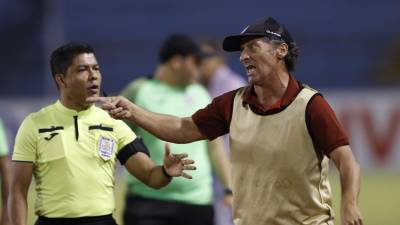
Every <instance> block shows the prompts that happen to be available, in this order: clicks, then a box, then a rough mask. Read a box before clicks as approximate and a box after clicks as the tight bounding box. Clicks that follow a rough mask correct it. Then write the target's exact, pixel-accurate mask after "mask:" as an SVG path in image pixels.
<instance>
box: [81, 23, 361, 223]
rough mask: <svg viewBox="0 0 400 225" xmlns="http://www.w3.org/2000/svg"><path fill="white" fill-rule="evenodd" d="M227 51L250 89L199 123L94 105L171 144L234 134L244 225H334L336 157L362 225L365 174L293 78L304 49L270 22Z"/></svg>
mask: <svg viewBox="0 0 400 225" xmlns="http://www.w3.org/2000/svg"><path fill="white" fill-rule="evenodd" d="M223 48H224V49H225V50H226V51H240V52H241V55H240V61H241V63H242V64H243V66H244V67H245V69H246V72H247V76H248V81H249V83H250V85H249V86H248V87H243V88H240V89H238V90H235V91H231V92H227V93H225V94H223V95H221V96H219V97H216V98H215V99H213V101H212V102H211V103H210V104H209V105H208V106H207V107H206V108H204V109H201V110H199V111H198V112H196V113H195V114H194V115H192V117H186V118H177V117H174V116H169V115H163V114H156V113H151V112H148V111H145V110H143V109H141V108H140V107H138V106H136V105H134V104H133V103H131V102H129V101H128V100H126V99H125V98H123V97H108V98H105V97H97V98H90V99H88V101H91V102H100V103H102V107H103V108H104V109H105V110H108V111H109V113H110V115H111V116H113V117H114V118H118V119H125V120H130V121H132V122H134V123H136V124H137V125H139V126H141V127H143V128H144V129H146V130H147V131H149V132H150V133H152V134H153V135H155V136H157V137H159V138H160V139H163V140H166V141H170V142H175V143H187V142H193V141H197V140H202V139H209V140H212V139H214V138H216V137H218V136H221V135H224V134H226V133H229V134H230V141H231V148H232V160H233V163H232V169H233V180H234V181H233V182H234V183H235V182H236V185H235V184H234V186H233V194H234V195H233V197H234V211H235V210H236V212H234V213H235V215H234V217H235V219H236V221H235V223H236V224H241V225H242V224H246V225H248V224H250V225H255V224H333V215H332V212H331V202H330V198H331V194H330V188H329V183H328V181H327V174H326V173H327V165H328V163H327V162H328V159H329V158H330V159H332V160H333V162H334V164H335V166H336V167H337V168H338V170H339V173H340V180H341V187H342V201H341V211H342V218H341V223H342V224H343V225H350V224H356V225H359V224H362V223H363V222H362V217H361V213H360V211H359V209H358V206H357V204H358V203H357V201H358V193H359V189H360V167H359V165H358V163H357V162H356V160H355V158H354V156H353V153H352V151H351V148H350V146H349V141H348V138H347V136H346V135H345V133H344V132H343V129H342V127H341V125H340V124H339V122H338V121H337V118H336V116H335V114H334V112H333V111H332V109H331V108H330V106H329V104H328V103H327V102H326V100H325V99H324V98H323V97H322V96H321V95H320V94H319V93H318V92H317V91H315V90H313V89H311V88H309V87H307V86H305V85H302V84H301V83H299V82H298V81H296V80H295V79H294V78H293V76H292V75H291V74H290V72H291V71H292V70H293V69H294V67H295V64H296V60H297V56H298V47H297V44H296V43H295V42H294V40H293V39H292V37H291V35H290V34H289V32H288V30H287V29H286V28H285V27H284V26H283V25H281V24H279V23H278V22H277V21H275V20H274V19H272V18H266V19H262V20H259V21H257V22H255V23H254V24H252V25H249V26H247V27H246V28H245V29H244V30H243V31H242V33H241V34H239V35H234V36H228V37H227V38H225V39H224V43H223ZM312 153H313V154H312ZM285 160H286V161H285ZM303 160H304V161H303ZM277 162H279V163H277ZM253 164H255V165H253ZM270 171H272V172H270ZM282 171H284V172H282ZM235 176H236V177H235ZM282 176H285V177H286V178H285V177H282ZM296 176H298V177H296ZM235 180H236V181H235ZM286 188H288V189H286ZM269 190H273V191H272V192H268V191H269ZM285 193H286V196H285ZM249 196H253V197H249ZM254 196H256V197H254ZM252 203H253V205H252ZM254 205H255V206H256V207H254ZM259 209H262V210H261V211H260V210H259ZM257 210H258V212H257ZM264 214H265V215H264Z"/></svg>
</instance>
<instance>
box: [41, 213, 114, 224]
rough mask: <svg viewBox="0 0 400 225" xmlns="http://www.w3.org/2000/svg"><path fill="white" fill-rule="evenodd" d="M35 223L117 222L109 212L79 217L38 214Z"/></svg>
mask: <svg viewBox="0 0 400 225" xmlns="http://www.w3.org/2000/svg"><path fill="white" fill-rule="evenodd" d="M35 225H117V223H116V222H115V220H114V218H113V217H112V215H111V214H110V215H105V216H93V217H79V218H47V217H43V216H39V218H38V219H37V220H36V223H35Z"/></svg>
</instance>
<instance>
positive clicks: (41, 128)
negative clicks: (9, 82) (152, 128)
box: [12, 101, 136, 218]
mask: <svg viewBox="0 0 400 225" xmlns="http://www.w3.org/2000/svg"><path fill="white" fill-rule="evenodd" d="M135 138H136V136H135V134H134V133H133V132H132V131H131V129H130V128H129V127H128V126H127V125H126V124H125V123H123V122H122V121H119V120H115V119H113V118H111V117H110V116H109V115H108V114H107V113H106V112H105V111H103V110H101V109H100V108H98V107H96V106H94V105H93V106H91V107H90V108H89V109H87V110H85V111H81V112H76V111H74V110H71V109H68V108H66V107H64V106H63V105H62V104H61V103H60V102H59V101H57V102H56V103H55V104H53V105H50V106H47V107H45V108H43V109H42V110H40V111H39V112H35V113H31V114H30V115H29V116H28V117H26V118H25V120H24V121H23V123H22V124H21V127H20V128H19V130H18V134H17V137H16V141H15V146H14V153H13V156H12V160H13V161H24V162H32V163H34V177H35V180H36V191H37V198H36V203H35V212H36V214H37V215H40V216H45V217H49V218H59V217H65V218H73V217H84V216H99V215H106V214H111V213H112V212H113V211H114V185H115V176H114V175H115V163H116V159H117V157H116V156H117V154H118V152H119V151H120V150H121V149H122V148H123V147H124V146H126V145H128V144H130V143H131V142H132V141H133V140H134V139H135Z"/></svg>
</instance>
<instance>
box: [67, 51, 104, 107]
mask: <svg viewBox="0 0 400 225" xmlns="http://www.w3.org/2000/svg"><path fill="white" fill-rule="evenodd" d="M100 85H101V73H100V68H99V65H98V63H97V60H96V57H95V56H94V54H93V53H82V54H79V55H76V56H75V57H74V59H73V60H72V64H71V65H70V66H69V67H68V69H67V74H66V75H65V76H64V82H63V85H62V86H61V88H60V91H61V92H62V94H63V95H64V96H65V97H66V99H67V100H68V101H69V102H71V103H72V104H74V105H76V106H78V107H79V106H80V107H83V108H86V107H87V106H88V105H90V104H88V103H87V102H86V98H88V97H93V96H99V93H100Z"/></svg>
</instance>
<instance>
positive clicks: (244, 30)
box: [240, 25, 250, 34]
mask: <svg viewBox="0 0 400 225" xmlns="http://www.w3.org/2000/svg"><path fill="white" fill-rule="evenodd" d="M249 26H250V25H248V26H247V27H246V28H244V29H243V31H242V32H240V34H243V33H244V32H246V30H247V29H248V28H249Z"/></svg>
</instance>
